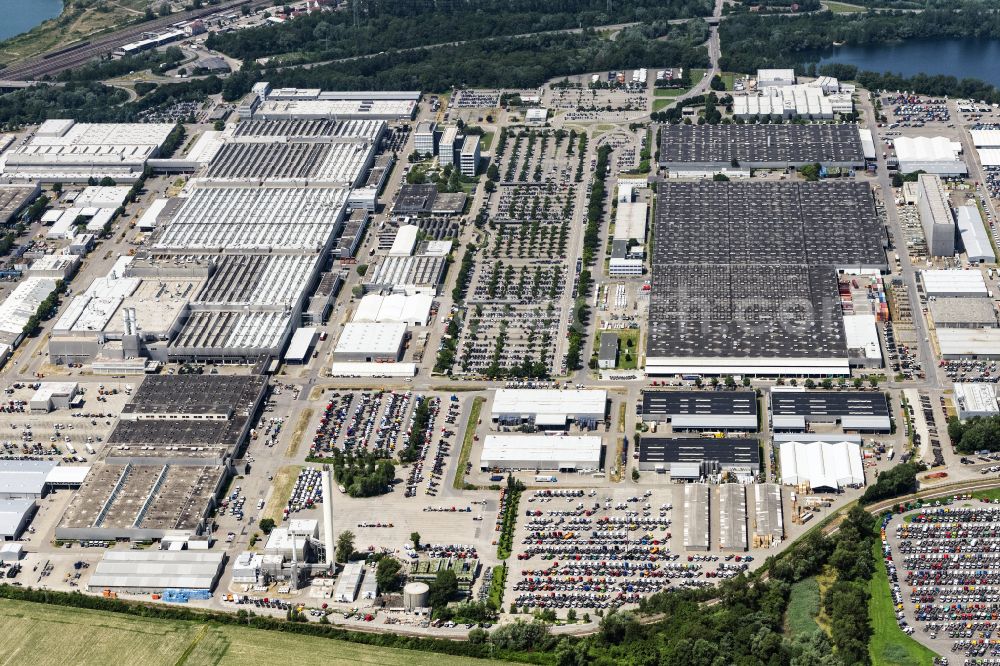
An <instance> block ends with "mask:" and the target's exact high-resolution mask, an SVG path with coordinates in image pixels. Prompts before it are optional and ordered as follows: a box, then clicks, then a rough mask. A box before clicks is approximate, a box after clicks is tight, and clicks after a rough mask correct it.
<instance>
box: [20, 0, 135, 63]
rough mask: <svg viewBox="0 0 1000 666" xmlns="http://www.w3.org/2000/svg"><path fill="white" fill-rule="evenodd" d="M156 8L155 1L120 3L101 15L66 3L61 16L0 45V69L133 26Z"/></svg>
mask: <svg viewBox="0 0 1000 666" xmlns="http://www.w3.org/2000/svg"><path fill="white" fill-rule="evenodd" d="M153 5H154V2H153V0H118V2H115V3H114V4H110V3H109V4H106V5H103V6H104V8H105V9H104V11H100V10H98V9H97V7H96V6H88V7H85V8H78V7H75V6H74V5H73V3H71V2H64V4H63V10H62V13H61V14H59V16H57V17H55V18H52V19H49V20H47V21H45V22H44V23H42V24H41V25H38V26H35V27H34V28H32V29H31V30H29V31H28V32H25V33H22V34H20V35H17V36H15V37H11V38H9V39H6V40H4V41H0V66H6V65H9V64H11V63H13V62H16V61H18V60H23V59H26V58H31V57H34V56H37V55H40V54H42V53H44V52H46V51H48V50H50V49H54V48H58V47H60V46H67V45H70V44H72V43H73V42H77V41H81V40H85V39H89V38H92V37H94V36H97V35H100V34H102V33H104V32H107V31H109V30H112V29H114V28H119V27H122V26H124V25H127V24H129V23H133V22H135V21H136V20H138V19H141V18H143V17H144V16H145V11H146V7H149V6H153Z"/></svg>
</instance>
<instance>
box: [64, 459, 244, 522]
mask: <svg viewBox="0 0 1000 666" xmlns="http://www.w3.org/2000/svg"><path fill="white" fill-rule="evenodd" d="M137 453H142V452H137ZM226 479H227V474H226V470H225V468H224V467H221V466H219V465H206V466H204V467H196V466H193V465H187V466H176V465H169V464H163V465H160V464H157V465H133V464H131V463H128V464H124V465H111V464H99V465H95V466H94V467H93V468H92V469H91V471H90V474H88V476H87V480H86V481H85V482H84V484H83V485H82V486H81V487H80V490H79V491H77V493H76V494H75V495H73V498H72V499H71V500H70V504H69V505H68V506H67V508H66V511H65V512H64V513H63V516H62V518H61V520H60V522H59V524H58V525H56V530H55V536H56V538H57V539H65V540H102V541H103V540H110V541H113V540H115V539H134V540H145V539H162V538H163V537H165V536H194V535H197V534H200V533H201V532H202V531H203V530H204V525H205V522H206V521H207V519H208V517H209V515H210V514H211V510H212V508H213V507H214V501H215V498H216V496H218V494H219V493H221V492H222V490H223V488H224V485H225V482H226Z"/></svg>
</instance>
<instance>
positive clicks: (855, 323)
mask: <svg viewBox="0 0 1000 666" xmlns="http://www.w3.org/2000/svg"><path fill="white" fill-rule="evenodd" d="M844 337H845V338H846V340H847V348H848V349H861V350H863V351H864V355H865V358H868V359H880V358H882V348H881V346H880V345H879V341H878V327H877V326H876V325H875V315H871V314H868V315H866V314H856V315H849V316H845V317H844Z"/></svg>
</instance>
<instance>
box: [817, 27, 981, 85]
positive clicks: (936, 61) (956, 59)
mask: <svg viewBox="0 0 1000 666" xmlns="http://www.w3.org/2000/svg"><path fill="white" fill-rule="evenodd" d="M818 55H819V63H820V64H821V65H822V64H825V63H828V62H838V63H844V64H846V65H855V66H857V68H858V69H859V70H869V71H872V72H892V73H895V74H902V75H903V76H912V75H914V74H920V73H923V74H932V75H934V74H944V75H949V76H955V77H957V78H959V79H962V78H973V79H981V80H983V81H987V82H989V83H992V84H993V85H995V86H997V87H998V88H1000V66H998V64H997V63H1000V40H991V39H939V40H931V39H921V40H910V41H907V42H898V43H892V44H873V45H870V46H841V47H834V48H833V49H831V50H830V51H827V52H825V53H822V54H818Z"/></svg>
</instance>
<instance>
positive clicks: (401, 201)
mask: <svg viewBox="0 0 1000 666" xmlns="http://www.w3.org/2000/svg"><path fill="white" fill-rule="evenodd" d="M437 193H438V191H437V186H436V185H434V184H431V183H428V184H424V185H409V184H407V185H402V186H401V187H400V188H399V194H397V195H396V203H395V205H394V206H393V212H396V213H430V212H431V211H433V210H434V200H435V199H436V198H437Z"/></svg>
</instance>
